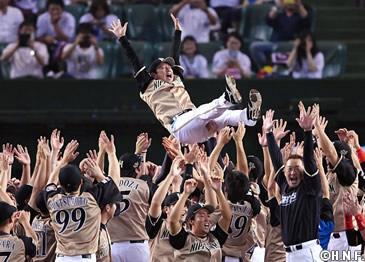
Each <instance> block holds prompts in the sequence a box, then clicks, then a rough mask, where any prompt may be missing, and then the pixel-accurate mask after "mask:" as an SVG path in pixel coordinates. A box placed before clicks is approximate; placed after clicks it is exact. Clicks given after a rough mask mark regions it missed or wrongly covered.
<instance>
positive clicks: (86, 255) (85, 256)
mask: <svg viewBox="0 0 365 262" xmlns="http://www.w3.org/2000/svg"><path fill="white" fill-rule="evenodd" d="M56 256H57V257H65V256H66V255H62V254H57V255H56ZM76 256H81V257H82V258H91V254H83V255H75V257H76ZM66 257H68V256H66ZM70 257H73V256H70Z"/></svg>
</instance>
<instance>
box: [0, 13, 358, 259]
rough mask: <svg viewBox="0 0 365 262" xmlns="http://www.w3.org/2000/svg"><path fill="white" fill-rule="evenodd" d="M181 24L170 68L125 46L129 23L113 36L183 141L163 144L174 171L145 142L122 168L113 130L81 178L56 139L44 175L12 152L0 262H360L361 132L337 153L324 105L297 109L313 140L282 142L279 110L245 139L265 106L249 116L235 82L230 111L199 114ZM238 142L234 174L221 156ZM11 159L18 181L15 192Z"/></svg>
mask: <svg viewBox="0 0 365 262" xmlns="http://www.w3.org/2000/svg"><path fill="white" fill-rule="evenodd" d="M172 19H173V21H174V24H175V30H176V31H175V36H174V42H173V48H172V49H173V54H172V57H168V58H165V59H157V60H155V61H154V62H153V63H152V65H151V66H150V67H149V68H148V69H147V68H146V67H145V66H142V65H141V64H140V62H139V61H138V57H137V55H136V54H135V52H134V51H133V48H132V46H131V44H130V43H129V41H128V40H127V38H126V30H127V24H124V25H123V26H122V25H121V22H120V21H114V23H113V25H112V28H111V29H110V31H111V32H112V33H113V34H114V35H115V36H116V37H117V38H118V39H119V41H120V43H121V45H122V46H123V48H124V49H125V51H126V53H127V56H128V58H129V59H130V60H131V62H132V65H133V67H134V70H135V78H136V80H137V82H138V87H139V91H140V95H141V98H142V99H143V100H144V101H145V102H146V103H147V104H148V105H149V106H150V108H151V110H152V111H153V112H154V114H155V116H156V118H157V119H158V120H159V121H160V122H161V123H162V124H163V125H164V126H165V127H166V129H167V130H168V131H169V132H170V133H171V134H173V135H172V136H170V137H165V138H163V140H162V141H163V142H162V146H163V148H164V149H165V151H166V154H165V157H164V160H163V163H161V165H157V164H154V163H151V162H149V161H147V160H148V149H149V147H150V144H151V139H150V138H149V136H148V134H147V133H141V134H139V135H138V137H137V141H136V148H135V152H134V153H125V154H123V155H122V156H121V157H120V158H119V159H118V158H117V154H116V145H115V143H114V137H113V135H109V136H108V135H107V134H106V132H104V131H102V132H101V133H100V136H99V140H98V144H99V148H98V151H94V150H90V151H89V152H88V153H87V154H86V157H85V158H83V159H82V160H81V161H80V164H79V166H76V165H74V164H72V163H73V161H75V160H76V159H77V158H78V156H79V153H78V152H77V148H78V146H79V144H78V142H77V140H71V141H70V142H68V143H67V145H65V144H66V143H65V141H64V139H63V137H62V135H61V132H60V131H59V130H54V131H53V132H52V134H51V137H50V138H47V137H40V138H39V140H38V147H37V153H36V162H35V165H34V168H33V172H31V160H30V157H29V154H28V151H27V148H26V147H23V146H21V145H17V146H13V145H10V144H4V145H3V152H2V153H1V154H0V200H1V202H0V206H1V207H0V258H1V259H2V260H1V261H9V262H10V261H11V262H12V261H24V260H25V259H27V260H32V261H117V262H118V261H141V262H144V261H321V259H320V253H321V251H322V250H323V249H325V250H326V249H327V250H338V251H341V250H348V251H349V252H351V253H352V254H353V255H354V256H353V257H352V260H358V257H356V255H357V254H359V253H360V252H361V246H362V243H363V239H365V218H364V216H363V214H362V208H361V206H362V204H363V203H362V202H363V200H362V198H361V192H362V191H364V190H365V180H364V179H365V178H364V173H363V171H362V166H361V165H362V163H364V162H365V152H364V151H363V150H362V149H361V147H360V144H359V138H358V135H357V134H356V132H355V131H353V130H347V129H345V128H342V129H339V130H338V131H337V132H336V133H337V135H338V138H339V140H338V141H334V142H332V141H330V139H329V137H328V135H327V134H326V132H325V129H326V126H327V120H326V119H325V118H324V117H323V116H321V114H320V107H319V105H318V104H314V105H312V106H309V107H308V108H305V106H304V105H303V104H302V103H299V105H298V108H299V114H298V118H297V119H296V121H297V122H298V124H299V126H300V128H301V129H302V130H303V134H300V135H298V134H297V135H298V137H303V141H297V139H296V135H295V134H294V133H291V134H290V140H289V142H288V143H286V144H283V143H281V140H282V139H283V138H284V137H286V136H287V135H289V131H288V130H286V121H285V120H283V119H275V118H274V111H272V110H268V111H267V112H266V113H265V114H264V115H263V116H262V123H261V124H262V132H261V133H260V134H258V137H257V138H245V132H246V125H249V124H251V125H254V124H257V120H258V118H259V115H258V111H259V110H260V107H261V101H262V99H261V95H260V94H259V93H258V91H257V90H251V91H250V95H249V104H248V107H247V108H246V109H244V110H238V109H237V107H238V106H239V105H240V104H241V102H242V101H241V100H242V99H241V96H240V94H239V93H238V90H237V88H236V86H235V82H234V80H232V78H231V77H229V76H227V77H226V91H225V92H224V94H223V95H222V96H221V97H220V98H218V99H216V100H213V101H212V102H211V103H209V104H205V105H201V106H199V107H195V105H194V104H192V103H191V101H190V97H189V95H188V93H187V92H186V90H185V88H184V83H183V75H182V70H183V68H182V67H181V66H180V65H179V62H178V59H174V58H176V57H178V55H179V45H180V36H181V29H180V25H179V22H178V20H177V19H176V18H175V17H174V16H172ZM232 106H233V107H234V108H235V110H231V109H232V108H231V107H232ZM245 123H246V125H245ZM223 124H226V125H227V126H223ZM232 126H235V127H232ZM177 137H178V138H179V140H180V141H179V140H178V139H176V138H177ZM246 139H255V140H257V141H258V143H259V144H260V146H261V147H262V152H263V158H262V159H260V158H259V157H257V156H252V155H248V156H247V155H246V152H245V149H244V143H243V142H244V140H246ZM231 140H233V141H234V143H235V146H236V160H237V161H236V163H233V162H232V161H230V158H229V156H228V155H225V156H224V157H222V155H221V152H222V149H223V148H224V146H225V145H226V144H227V143H229V142H230V141H231ZM195 142H199V143H195ZM64 145H65V148H64V150H63V152H62V153H61V150H62V149H63V147H64ZM105 158H106V159H105ZM14 159H16V160H17V161H19V162H20V163H21V164H22V167H23V170H22V176H21V179H20V180H16V179H12V175H11V170H12V164H13V162H14ZM105 162H107V163H108V165H107V168H106V166H105ZM31 173H32V174H31ZM359 199H360V200H359ZM363 236H364V237H363Z"/></svg>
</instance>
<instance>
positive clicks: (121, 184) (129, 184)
mask: <svg viewBox="0 0 365 262" xmlns="http://www.w3.org/2000/svg"><path fill="white" fill-rule="evenodd" d="M138 186H139V185H138V184H137V183H135V182H134V181H131V180H120V182H119V190H121V187H127V188H130V189H135V190H137V189H138Z"/></svg>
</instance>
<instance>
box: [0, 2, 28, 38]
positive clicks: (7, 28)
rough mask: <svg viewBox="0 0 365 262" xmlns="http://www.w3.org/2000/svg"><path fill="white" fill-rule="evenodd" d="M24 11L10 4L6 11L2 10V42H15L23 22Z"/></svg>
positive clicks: (0, 22)
mask: <svg viewBox="0 0 365 262" xmlns="http://www.w3.org/2000/svg"><path fill="white" fill-rule="evenodd" d="M23 21H24V17H23V14H22V12H20V10H19V9H18V8H16V7H12V6H8V7H7V9H6V13H2V11H0V43H5V44H9V43H12V42H15V41H16V40H17V37H18V28H19V25H20V24H21V23H23Z"/></svg>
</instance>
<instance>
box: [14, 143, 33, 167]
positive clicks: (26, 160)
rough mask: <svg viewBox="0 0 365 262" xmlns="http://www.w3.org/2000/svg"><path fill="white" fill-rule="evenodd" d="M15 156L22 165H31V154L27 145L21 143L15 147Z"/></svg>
mask: <svg viewBox="0 0 365 262" xmlns="http://www.w3.org/2000/svg"><path fill="white" fill-rule="evenodd" d="M14 153H15V158H16V159H17V160H18V161H19V162H20V163H21V164H22V165H30V156H29V154H28V149H27V147H24V148H23V147H22V146H21V145H17V147H16V148H14Z"/></svg>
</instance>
